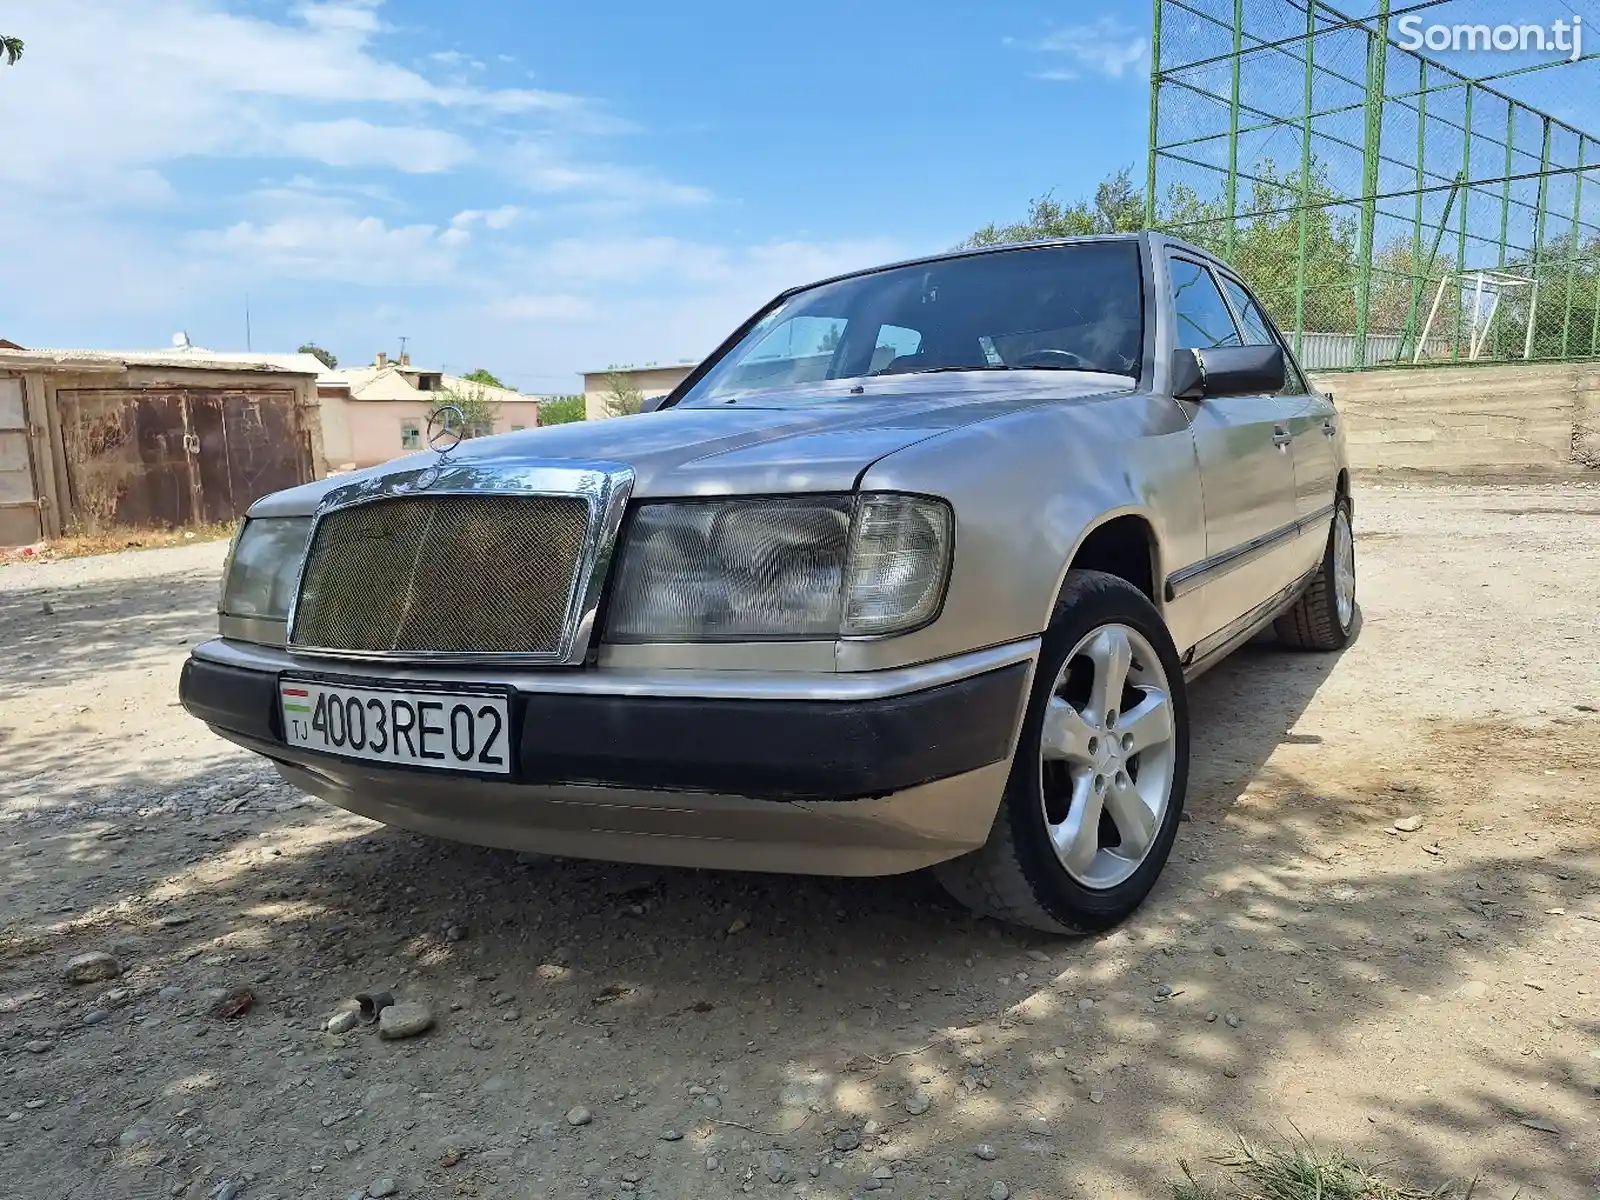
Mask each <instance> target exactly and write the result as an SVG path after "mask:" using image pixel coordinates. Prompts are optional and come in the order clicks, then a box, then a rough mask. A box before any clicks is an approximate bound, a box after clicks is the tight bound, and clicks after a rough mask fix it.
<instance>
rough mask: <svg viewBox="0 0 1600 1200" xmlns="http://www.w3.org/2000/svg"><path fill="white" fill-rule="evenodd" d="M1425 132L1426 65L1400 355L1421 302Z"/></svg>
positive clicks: (1424, 67) (1421, 69) (1422, 66)
mask: <svg viewBox="0 0 1600 1200" xmlns="http://www.w3.org/2000/svg"><path fill="white" fill-rule="evenodd" d="M1427 132H1428V64H1427V62H1426V61H1424V62H1420V63H1418V64H1417V208H1416V216H1415V218H1414V219H1413V221H1412V225H1411V306H1410V307H1409V308H1408V309H1406V327H1405V331H1404V332H1403V333H1402V334H1401V335H1400V354H1401V356H1404V354H1405V352H1406V341H1407V339H1409V338H1410V337H1411V335H1412V334H1413V333H1415V332H1416V327H1417V305H1418V304H1419V303H1420V302H1421V300H1422V276H1421V275H1420V274H1419V273H1418V271H1419V268H1421V266H1422V201H1423V192H1422V189H1423V188H1424V187H1426V186H1427V179H1426V177H1425V175H1424V173H1423V170H1422V164H1423V163H1424V162H1425V161H1426V154H1427Z"/></svg>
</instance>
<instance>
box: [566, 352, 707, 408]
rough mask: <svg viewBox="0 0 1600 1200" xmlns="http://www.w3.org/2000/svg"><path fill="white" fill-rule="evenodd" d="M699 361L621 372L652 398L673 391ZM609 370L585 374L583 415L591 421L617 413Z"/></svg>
mask: <svg viewBox="0 0 1600 1200" xmlns="http://www.w3.org/2000/svg"><path fill="white" fill-rule="evenodd" d="M697 365H698V364H696V363H685V364H683V365H681V366H673V367H640V368H637V369H629V370H626V371H618V372H617V374H618V375H625V376H627V377H628V378H629V379H631V380H632V381H633V382H634V384H635V385H636V386H637V387H638V389H639V391H640V392H642V393H643V394H644V396H645V397H646V398H647V399H648V398H649V397H651V396H661V395H665V394H666V393H667V392H670V391H671V390H672V389H673V388H675V387H677V386H678V384H680V383H682V382H683V380H684V378H685V376H687V375H688V374H689V372H690V371H692V370H694V369H695V367H696V366H697ZM609 374H610V373H609V372H607V371H589V372H586V373H585V374H584V377H583V415H584V417H585V418H586V419H587V420H590V421H595V420H598V419H599V418H601V417H610V416H614V415H615V414H614V413H613V412H612V411H611V406H610V398H609V397H610V391H611V385H610V383H609V382H608V378H609Z"/></svg>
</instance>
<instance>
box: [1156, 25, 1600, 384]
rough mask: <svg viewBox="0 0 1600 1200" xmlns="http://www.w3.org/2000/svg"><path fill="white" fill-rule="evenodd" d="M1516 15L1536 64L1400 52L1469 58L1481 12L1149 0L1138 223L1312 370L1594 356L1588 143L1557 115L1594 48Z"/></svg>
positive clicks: (1583, 92)
mask: <svg viewBox="0 0 1600 1200" xmlns="http://www.w3.org/2000/svg"><path fill="white" fill-rule="evenodd" d="M1364 3H1366V4H1372V3H1374V0H1364ZM1535 6H1537V7H1538V8H1539V9H1540V11H1539V12H1538V13H1537V17H1538V19H1539V20H1540V21H1541V22H1542V24H1541V25H1540V26H1539V28H1540V29H1541V30H1542V31H1543V32H1542V33H1541V34H1540V36H1543V37H1546V38H1547V40H1548V43H1549V44H1548V45H1547V47H1546V51H1545V52H1542V53H1541V52H1538V46H1537V42H1535V41H1533V40H1532V39H1533V37H1534V35H1533V33H1532V32H1529V33H1527V34H1524V35H1523V36H1524V38H1525V39H1527V40H1526V41H1525V42H1524V50H1525V51H1527V52H1525V53H1523V54H1521V55H1516V54H1513V55H1510V56H1502V55H1493V54H1487V53H1477V54H1469V55H1468V56H1467V57H1466V58H1465V59H1463V58H1462V57H1461V55H1459V54H1455V55H1452V54H1451V53H1448V52H1440V53H1438V54H1435V53H1433V52H1432V51H1431V50H1429V49H1428V45H1429V44H1428V43H1426V42H1425V43H1424V44H1423V46H1421V47H1418V50H1419V51H1420V52H1413V51H1412V50H1411V49H1408V48H1405V47H1408V46H1410V45H1412V44H1413V43H1414V42H1415V41H1416V40H1417V39H1418V38H1419V37H1421V36H1423V35H1424V34H1427V35H1429V36H1433V37H1435V38H1436V40H1440V41H1442V39H1443V38H1444V37H1445V36H1447V35H1448V36H1452V37H1455V38H1456V39H1458V40H1457V41H1456V42H1455V43H1453V44H1452V46H1451V49H1452V50H1456V49H1460V48H1461V47H1462V46H1463V45H1464V46H1465V47H1467V48H1468V49H1474V48H1475V49H1478V50H1482V49H1483V44H1482V42H1481V41H1477V42H1474V41H1473V39H1478V38H1483V37H1492V36H1494V31H1493V30H1492V29H1491V26H1492V25H1493V24H1494V23H1495V18H1493V17H1489V18H1485V16H1484V13H1485V10H1486V7H1487V6H1486V5H1485V4H1483V3H1481V2H1480V3H1472V4H1469V3H1467V2H1466V0H1461V2H1459V3H1458V2H1457V0H1432V2H1431V3H1410V4H1405V3H1401V2H1392V0H1381V2H1380V3H1379V6H1378V7H1377V8H1376V10H1372V9H1359V10H1357V11H1356V12H1355V13H1354V14H1352V13H1349V12H1345V11H1341V10H1339V9H1336V8H1333V7H1332V6H1330V5H1328V4H1324V3H1321V2H1319V0H1155V25H1154V38H1153V43H1154V69H1153V72H1152V85H1151V115H1150V160H1149V178H1148V181H1147V187H1146V190H1145V198H1146V205H1147V213H1146V219H1147V222H1148V223H1149V224H1152V225H1154V226H1156V227H1158V228H1162V229H1165V230H1167V231H1169V232H1171V233H1173V234H1174V235H1175V236H1178V237H1181V238H1184V239H1186V240H1188V241H1191V242H1194V243H1196V244H1198V245H1201V246H1204V247H1206V248H1207V249H1209V250H1212V251H1214V252H1216V253H1218V254H1220V255H1222V256H1223V257H1224V258H1225V259H1226V260H1228V261H1229V262H1231V263H1233V264H1234V265H1235V266H1236V267H1237V268H1238V269H1239V271H1240V272H1241V273H1242V274H1243V275H1244V276H1245V277H1246V278H1247V279H1248V280H1250V281H1251V283H1252V285H1253V286H1254V287H1255V288H1256V289H1257V290H1258V291H1259V292H1260V293H1261V296H1262V300H1263V301H1264V303H1266V304H1267V306H1268V307H1269V308H1270V309H1271V311H1272V313H1273V316H1274V318H1275V319H1276V320H1277V321H1278V323H1279V325H1280V326H1281V327H1282V328H1283V329H1284V330H1286V331H1290V332H1291V336H1292V337H1293V339H1294V341H1295V343H1296V349H1297V352H1298V353H1299V354H1300V356H1301V358H1302V361H1304V362H1305V364H1306V366H1307V367H1310V368H1313V369H1323V370H1333V369H1344V368H1357V369H1359V368H1362V367H1367V366H1377V365H1385V364H1402V363H1403V364H1411V363H1423V364H1427V363H1442V362H1457V361H1462V360H1468V359H1478V360H1484V359H1501V360H1504V359H1521V358H1534V359H1561V358H1581V357H1587V356H1593V355H1597V354H1600V139H1597V138H1596V137H1595V136H1593V135H1591V134H1588V133H1585V132H1583V131H1582V130H1581V129H1579V128H1577V127H1576V125H1575V124H1574V123H1573V122H1574V121H1576V120H1578V119H1580V117H1579V115H1578V114H1580V113H1582V112H1583V111H1584V110H1585V109H1587V110H1588V111H1590V112H1594V111H1600V86H1597V77H1596V74H1595V67H1596V63H1595V61H1594V60H1595V59H1596V58H1600V52H1587V53H1583V54H1581V55H1577V56H1574V57H1575V61H1568V57H1567V56H1565V55H1564V54H1563V51H1562V50H1558V49H1557V48H1556V45H1555V43H1556V40H1557V38H1558V36H1559V33H1560V30H1559V27H1558V26H1557V24H1556V23H1557V22H1559V21H1562V20H1563V17H1562V15H1561V8H1560V5H1559V3H1556V4H1552V3H1551V2H1550V0H1534V3H1529V4H1527V5H1524V9H1532V8H1534V7H1535ZM1490 11H1492V10H1490ZM1515 15H1516V17H1518V18H1524V19H1526V20H1527V21H1530V22H1531V21H1533V20H1534V19H1535V14H1534V13H1533V12H1531V11H1518V12H1517V13H1516V14H1515ZM1573 15H1574V14H1572V13H1571V11H1570V10H1568V12H1567V15H1566V17H1565V18H1564V19H1565V21H1567V22H1569V23H1570V22H1571V21H1572V18H1573ZM1486 19H1487V21H1488V23H1487V24H1484V23H1483V22H1484V21H1485V20H1486ZM1499 19H1500V20H1505V19H1508V18H1506V17H1501V18H1499ZM1579 23H1581V16H1580V17H1579ZM1435 26H1436V27H1438V28H1439V29H1440V30H1443V31H1444V32H1439V33H1434V32H1433V31H1432V30H1431V29H1430V28H1429V27H1435ZM1457 26H1460V27H1462V28H1464V29H1466V30H1468V32H1465V33H1456V32H1454V31H1455V29H1456V27H1457ZM1519 28H1520V27H1519ZM1479 30H1482V31H1483V32H1481V33H1480V32H1478V31H1479ZM1583 33H1584V34H1588V35H1589V36H1590V37H1591V40H1592V43H1593V45H1594V47H1595V49H1596V51H1600V19H1596V20H1595V21H1594V22H1593V24H1592V26H1589V27H1586V28H1584V29H1583ZM1574 36H1575V29H1574V26H1573V25H1571V24H1569V25H1568V42H1569V44H1570V43H1571V42H1572V40H1573V38H1574ZM1577 44H1578V45H1580V46H1582V42H1581V41H1580V42H1578V43H1577ZM1502 48H1504V47H1502ZM1583 49H1584V50H1585V51H1587V50H1588V47H1587V46H1584V47H1583ZM1463 61H1470V62H1472V63H1479V64H1482V63H1485V62H1487V63H1489V64H1491V65H1490V69H1489V70H1488V71H1481V72H1478V73H1476V74H1471V75H1469V74H1468V73H1467V72H1466V71H1465V70H1461V69H1458V63H1461V62H1463ZM1514 93H1515V94H1514ZM1529 93H1537V94H1540V95H1549V96H1554V97H1556V99H1557V101H1558V103H1555V104H1552V105H1551V107H1553V108H1557V109H1558V110H1560V111H1562V112H1563V113H1564V117H1562V116H1557V115H1553V114H1552V113H1550V112H1545V111H1540V110H1539V109H1537V108H1535V107H1533V106H1532V105H1531V104H1530V103H1525V102H1524V99H1525V98H1526V96H1527V95H1528V94H1529ZM1519 95H1520V96H1522V97H1523V98H1519ZM1567 97H1570V101H1571V103H1561V102H1560V101H1562V100H1563V98H1567Z"/></svg>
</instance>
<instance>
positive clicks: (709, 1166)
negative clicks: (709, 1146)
mask: <svg viewBox="0 0 1600 1200" xmlns="http://www.w3.org/2000/svg"><path fill="white" fill-rule="evenodd" d="M720 1166H722V1160H721V1159H720V1158H718V1157H717V1156H716V1155H715V1154H709V1155H707V1156H706V1170H708V1171H715V1170H716V1169H717V1168H718V1167H720Z"/></svg>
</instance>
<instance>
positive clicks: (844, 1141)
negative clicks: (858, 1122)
mask: <svg viewBox="0 0 1600 1200" xmlns="http://www.w3.org/2000/svg"><path fill="white" fill-rule="evenodd" d="M833 1148H834V1149H835V1150H842V1151H845V1152H847V1153H848V1152H849V1151H851V1150H858V1149H860V1148H861V1134H860V1133H858V1132H857V1131H856V1130H854V1129H844V1130H841V1131H840V1132H839V1133H838V1134H836V1135H835V1136H834V1139H833Z"/></svg>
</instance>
